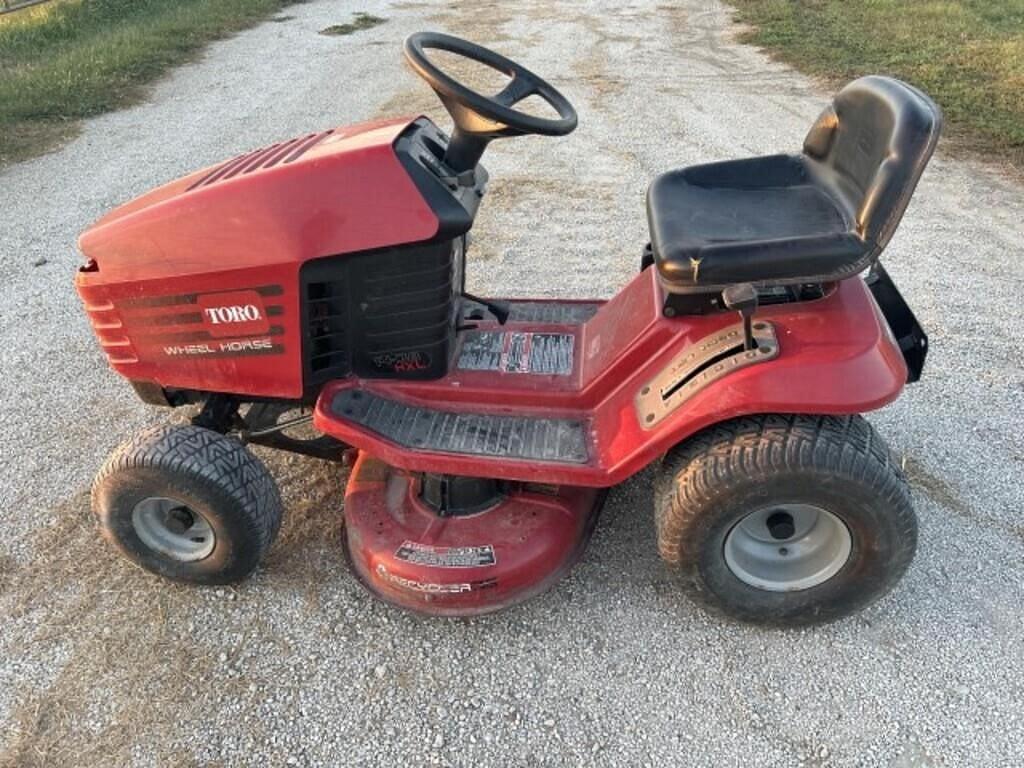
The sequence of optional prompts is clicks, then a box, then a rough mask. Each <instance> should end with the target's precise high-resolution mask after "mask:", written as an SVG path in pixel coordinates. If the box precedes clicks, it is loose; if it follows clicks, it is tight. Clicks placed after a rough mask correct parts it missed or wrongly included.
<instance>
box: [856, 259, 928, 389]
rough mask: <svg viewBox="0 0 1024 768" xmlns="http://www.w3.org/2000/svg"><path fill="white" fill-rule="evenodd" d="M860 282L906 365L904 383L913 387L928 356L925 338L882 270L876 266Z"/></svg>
mask: <svg viewBox="0 0 1024 768" xmlns="http://www.w3.org/2000/svg"><path fill="white" fill-rule="evenodd" d="M864 282H866V283H867V285H868V288H870V289H871V295H872V296H874V297H875V302H876V303H877V304H878V308H879V309H881V310H882V315H883V316H884V317H885V321H886V322H887V323H888V324H889V328H890V330H892V335H893V336H894V337H895V338H896V344H897V345H898V346H899V348H900V352H901V353H902V354H903V360H904V361H905V362H906V364H907V383H908V384H913V383H914V382H915V381H918V380H920V378H921V373H922V371H923V370H924V361H925V358H926V357H927V356H928V336H927V334H925V332H924V329H923V328H921V325H920V323H918V322H917V318H916V317H915V316H914V312H913V311H912V310H911V309H910V305H908V304H907V302H906V300H905V299H904V298H903V295H902V294H901V293H900V290H899V288H897V287H896V283H895V282H893V279H892V278H891V277H889V273H888V272H886V271H885V267H883V266H882V265H881V264H878V263H876V264H875V265H874V267H872V268H871V271H870V272H869V273H868V275H867V277H865V278H864Z"/></svg>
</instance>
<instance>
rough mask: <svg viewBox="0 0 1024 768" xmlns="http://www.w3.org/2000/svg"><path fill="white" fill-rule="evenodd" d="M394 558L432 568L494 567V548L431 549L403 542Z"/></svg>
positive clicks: (488, 545)
mask: <svg viewBox="0 0 1024 768" xmlns="http://www.w3.org/2000/svg"><path fill="white" fill-rule="evenodd" d="M395 557H397V558H398V559H399V560H404V561H405V562H407V563H413V564H415V565H427V566H431V567H433V568H480V567H483V566H488V565H494V564H495V563H496V562H497V559H496V558H495V557H494V547H492V546H491V545H490V544H484V545H483V546H479V547H432V546H430V545H429V544H420V543H418V542H415V541H404V542H402V546H400V547H399V548H398V549H397V550H396V551H395Z"/></svg>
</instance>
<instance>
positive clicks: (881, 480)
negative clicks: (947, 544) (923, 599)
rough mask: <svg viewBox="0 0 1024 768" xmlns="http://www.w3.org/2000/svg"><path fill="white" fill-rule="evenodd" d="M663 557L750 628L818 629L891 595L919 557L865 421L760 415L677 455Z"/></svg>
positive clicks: (893, 471)
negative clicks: (816, 626) (818, 625)
mask: <svg viewBox="0 0 1024 768" xmlns="http://www.w3.org/2000/svg"><path fill="white" fill-rule="evenodd" d="M655 519H656V524H657V532H658V548H659V551H660V553H661V556H662V558H663V559H664V560H665V561H666V562H667V563H668V565H669V566H670V567H671V568H672V569H673V570H674V571H675V572H676V573H677V574H678V575H679V576H680V577H681V581H682V583H683V585H684V586H685V587H686V588H687V589H688V590H689V591H690V592H691V593H692V594H693V595H694V596H695V597H697V598H698V599H700V600H701V601H703V602H704V603H707V604H709V605H711V606H712V607H715V608H718V609H720V610H721V611H723V612H725V613H727V614H729V615H731V616H733V617H735V618H738V619H741V620H744V621H750V622H755V623H762V624H775V625H805V624H814V623H820V622H825V621H831V620H834V619H838V618H841V617H843V616H847V615H849V614H851V613H853V612H855V611H857V610H859V609H860V608H862V607H863V606H865V605H867V604H868V603H870V602H871V601H873V600H875V599H877V598H879V597H880V596H882V595H884V594H885V593H886V592H888V591H889V590H890V589H892V587H893V586H894V585H895V584H896V582H897V581H899V579H900V577H901V576H902V575H903V573H904V571H906V569H907V566H908V565H909V564H910V561H911V560H912V559H913V556H914V551H915V549H916V546H917V518H916V517H915V515H914V510H913V507H912V506H911V501H910V492H909V489H908V487H907V483H906V480H905V478H904V477H903V474H902V473H901V472H900V470H899V468H898V467H897V466H896V464H895V463H894V461H893V459H892V456H891V454H890V452H889V449H888V448H887V447H886V445H885V443H884V442H883V441H882V439H881V438H880V437H879V436H878V434H877V433H876V432H875V431H874V429H872V427H871V425H869V424H868V423H867V422H866V421H865V420H864V419H863V418H861V417H860V416H845V417H831V416H758V417H750V418H742V419H736V420H734V421H729V422H725V423H723V424H719V425H716V426H714V427H712V428H710V429H708V430H706V431H704V432H702V433H700V434H698V435H697V436H695V437H693V438H691V439H690V440H688V441H686V442H685V443H683V444H682V445H680V446H678V447H677V448H675V449H674V450H673V451H672V452H670V453H669V454H668V456H667V457H666V458H665V463H664V466H663V469H662V473H661V475H660V476H659V478H658V480H657V483H656V497H655Z"/></svg>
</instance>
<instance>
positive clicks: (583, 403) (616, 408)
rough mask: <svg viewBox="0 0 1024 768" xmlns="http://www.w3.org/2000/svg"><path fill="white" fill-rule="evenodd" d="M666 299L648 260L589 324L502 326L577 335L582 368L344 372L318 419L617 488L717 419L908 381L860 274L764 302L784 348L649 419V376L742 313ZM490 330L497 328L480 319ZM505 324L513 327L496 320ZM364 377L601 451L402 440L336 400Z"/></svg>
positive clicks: (412, 396)
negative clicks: (794, 298) (510, 454)
mask: <svg viewBox="0 0 1024 768" xmlns="http://www.w3.org/2000/svg"><path fill="white" fill-rule="evenodd" d="M663 301H664V294H663V292H662V288H661V286H660V285H659V283H658V281H657V277H656V274H655V271H654V270H647V271H645V272H643V273H641V274H640V275H638V276H637V277H636V278H635V279H634V280H633V281H632V282H631V283H630V284H629V285H627V286H626V287H625V288H624V289H623V290H622V291H621V292H620V293H619V294H618V295H617V296H616V297H615V298H613V299H612V300H611V301H609V302H607V303H605V304H603V305H602V306H601V307H600V309H599V310H598V311H597V313H596V314H595V315H594V316H593V317H592V318H591V319H590V320H588V321H586V322H585V323H582V324H578V325H559V324H550V323H547V324H545V323H519V324H514V323H509V324H508V325H506V326H504V330H506V331H510V330H511V331H521V332H544V333H564V334H572V335H573V336H574V342H575V344H574V346H575V360H574V366H573V371H572V373H571V374H570V375H564V376H555V375H537V374H525V373H514V372H498V371H466V370H459V369H458V368H454V369H453V370H452V371H451V372H450V374H449V375H448V376H447V377H445V378H443V379H439V380H436V381H419V382H413V381H360V380H355V379H352V380H344V381H339V382H335V383H333V384H331V385H328V386H327V387H326V388H325V389H324V390H323V392H322V393H321V395H320V398H319V400H318V402H317V408H316V412H315V415H314V421H315V424H316V426H317V427H318V428H319V429H321V430H322V431H324V432H326V433H328V434H331V435H333V436H335V437H337V438H338V439H340V440H343V441H345V442H347V443H349V444H350V445H353V446H355V447H357V448H359V449H361V450H365V451H368V452H370V453H371V454H372V455H374V456H376V457H378V458H380V459H382V460H383V461H385V462H387V463H388V464H391V465H393V466H396V467H400V468H403V469H408V470H413V471H420V472H439V473H448V474H458V475H470V476H480V477H496V478H503V479H508V480H520V481H533V482H543V483H552V484H568V485H582V486H592V487H606V486H611V485H615V484H617V483H619V482H622V481H623V480H625V479H626V478H628V477H630V476H631V475H633V474H635V473H636V472H639V471H640V470H641V469H643V468H644V467H645V466H646V465H647V464H649V463H650V462H651V461H653V460H654V459H655V458H657V457H658V456H660V455H662V454H664V453H665V452H666V451H668V450H669V449H670V448H672V447H673V446H674V445H676V444H678V443H680V442H681V441H683V440H685V439H686V438H688V437H690V436H691V435H693V434H695V433H696V432H698V431H700V430H701V429H704V428H705V427H708V426H710V425H712V424H714V423H717V422H721V421H724V420H727V419H732V418H735V417H738V416H744V415H750V414H759V413H805V414H848V413H862V412H865V411H870V410H874V409H876V408H880V407H882V406H883V405H886V404H887V403H889V402H891V401H892V400H894V399H895V398H896V397H897V396H898V395H899V394H900V392H901V391H902V389H903V386H904V384H905V382H906V378H907V368H906V364H905V363H904V361H903V356H902V355H901V353H900V351H899V349H898V347H897V345H896V342H895V340H894V339H893V337H892V334H891V332H890V331H889V328H888V325H887V324H886V321H885V319H884V318H883V317H882V315H881V312H880V311H879V309H878V306H877V305H876V304H875V301H874V299H873V298H872V296H871V294H870V292H869V290H868V288H867V286H866V285H865V284H864V283H863V281H862V280H860V279H850V280H846V281H844V282H842V283H838V284H835V285H831V286H829V287H828V289H827V291H826V294H825V296H824V297H823V298H821V299H818V300H814V301H808V302H801V303H793V304H779V305H773V306H766V307H764V308H763V309H761V310H760V311H759V312H758V313H757V319H758V320H759V321H766V322H769V323H771V324H772V326H773V327H774V329H775V332H776V336H777V339H778V343H779V354H778V356H777V357H776V358H775V359H773V360H768V361H766V362H762V363H758V364H756V365H752V366H749V367H747V368H743V369H741V370H737V371H734V372H732V373H730V374H728V375H726V376H725V377H724V378H722V379H720V380H719V381H717V382H716V383H714V384H711V385H709V386H708V387H706V388H705V389H703V390H701V391H699V392H697V393H696V394H694V395H692V396H691V397H690V398H689V399H688V400H687V401H686V402H685V403H683V404H682V405H681V406H680V407H679V408H678V409H677V410H676V411H674V412H673V413H672V414H671V415H669V416H668V417H667V418H665V419H664V420H663V421H661V422H660V423H658V424H657V425H656V426H654V427H653V428H651V429H645V428H644V426H643V425H642V424H641V423H640V419H639V417H638V412H637V408H636V404H635V400H636V396H637V394H638V392H639V391H640V389H641V388H642V387H643V386H644V384H645V383H647V382H649V381H650V380H651V379H652V378H654V377H655V376H656V375H657V374H658V373H659V372H660V371H662V370H663V369H664V368H665V367H666V366H667V365H668V364H669V363H670V362H671V361H672V360H673V358H675V357H676V356H677V355H679V354H680V353H681V352H683V351H684V350H685V349H686V348H688V347H690V346H691V345H693V344H695V343H696V342H698V341H699V340H701V339H704V338H705V337H707V336H709V335H712V334H714V333H716V332H718V331H720V330H722V329H723V328H725V327H727V326H729V325H732V324H734V323H735V322H736V320H737V318H736V315H734V314H732V313H723V314H716V315H704V316H701V315H694V316H684V317H676V318H666V317H664V316H663V315H662V312H661V307H662V306H663ZM481 330H492V328H491V327H490V326H488V325H481ZM493 330H502V329H501V327H499V326H497V325H494V326H493ZM352 387H359V388H361V389H363V390H365V391H367V392H370V393H373V394H375V395H377V396H379V397H384V398H388V399H391V400H395V401H398V402H402V403H406V404H411V405H417V406H421V407H424V408H432V409H439V410H446V411H449V412H456V413H484V414H504V415H510V414H511V415H516V414H518V415H529V416H533V417H548V418H571V419H580V420H584V421H585V422H586V423H587V425H588V426H589V439H590V445H589V457H588V460H587V461H586V462H585V463H577V464H571V463H566V462H542V461H533V460H530V461H526V460H514V459H508V458H494V457H488V456H481V455H473V454H461V453H445V452H440V451H427V450H417V449H415V448H412V447H410V446H404V445H399V444H397V443H395V442H392V441H390V440H388V439H387V438H385V437H383V436H382V435H380V434H378V433H376V432H374V431H373V430H371V429H368V428H366V427H363V426H361V425H359V424H355V423H353V422H351V421H349V420H346V419H344V418H342V417H339V416H338V415H337V414H336V413H334V411H333V410H332V408H331V403H332V402H333V400H334V397H335V396H336V395H337V394H338V393H339V392H341V391H342V390H345V389H349V388H352Z"/></svg>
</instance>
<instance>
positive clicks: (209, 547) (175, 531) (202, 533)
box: [132, 496, 217, 563]
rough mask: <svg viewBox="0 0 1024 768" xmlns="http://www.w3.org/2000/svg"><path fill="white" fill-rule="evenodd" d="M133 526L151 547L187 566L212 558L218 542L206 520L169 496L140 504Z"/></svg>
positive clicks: (133, 517)
mask: <svg viewBox="0 0 1024 768" xmlns="http://www.w3.org/2000/svg"><path fill="white" fill-rule="evenodd" d="M132 527H133V528H134V529H135V533H136V534H137V535H138V537H139V538H140V539H141V540H142V543H143V544H145V545H146V546H147V547H149V548H150V549H152V550H155V551H156V552H159V553H160V554H163V555H166V556H167V557H170V558H172V559H174V560H178V561H180V562H183V563H191V562H195V561H196V560H202V559H203V558H204V557H209V555H210V553H211V552H213V548H214V546H215V545H216V543H217V539H216V536H214V533H213V528H212V527H211V526H210V523H209V522H208V521H207V520H206V518H205V517H203V516H202V515H201V514H199V513H198V512H196V511H195V510H194V509H192V508H191V507H189V506H188V505H187V504H183V503H182V502H180V501H178V500H177V499H169V498H167V497H165V496H151V497H150V498H148V499H143V500H142V501H140V502H139V503H138V504H136V505H135V509H133V510H132Z"/></svg>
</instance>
